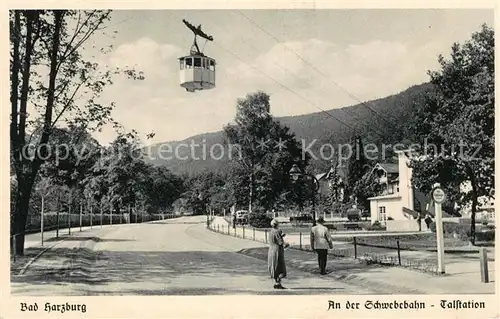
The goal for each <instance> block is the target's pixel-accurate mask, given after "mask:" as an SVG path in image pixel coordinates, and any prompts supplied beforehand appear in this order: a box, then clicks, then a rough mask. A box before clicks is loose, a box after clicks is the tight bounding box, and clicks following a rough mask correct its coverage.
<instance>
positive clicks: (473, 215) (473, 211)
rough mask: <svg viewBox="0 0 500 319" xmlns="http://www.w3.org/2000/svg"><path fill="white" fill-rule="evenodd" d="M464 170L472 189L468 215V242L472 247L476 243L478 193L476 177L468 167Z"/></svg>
mask: <svg viewBox="0 0 500 319" xmlns="http://www.w3.org/2000/svg"><path fill="white" fill-rule="evenodd" d="M466 169H467V175H468V177H469V179H470V183H471V187H472V207H471V214H470V242H471V244H472V245H474V244H475V243H476V210H477V206H478V192H477V183H476V176H475V175H474V171H473V170H472V167H470V165H467V166H466Z"/></svg>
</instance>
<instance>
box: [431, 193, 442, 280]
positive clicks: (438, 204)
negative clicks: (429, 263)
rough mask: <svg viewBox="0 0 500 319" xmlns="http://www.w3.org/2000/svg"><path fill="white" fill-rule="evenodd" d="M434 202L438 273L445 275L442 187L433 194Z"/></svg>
mask: <svg viewBox="0 0 500 319" xmlns="http://www.w3.org/2000/svg"><path fill="white" fill-rule="evenodd" d="M431 194H432V200H433V202H434V208H435V213H436V243H437V257H438V271H439V272H440V273H442V274H444V272H445V270H444V238H443V211H442V204H443V202H444V200H445V198H446V195H445V193H444V191H443V190H442V189H441V187H440V185H439V184H437V185H436V186H435V187H434V188H433V190H432V192H431Z"/></svg>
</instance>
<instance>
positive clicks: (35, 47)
mask: <svg viewBox="0 0 500 319" xmlns="http://www.w3.org/2000/svg"><path fill="white" fill-rule="evenodd" d="M110 14H111V11H101V10H90V11H77V10H12V11H10V12H9V17H10V19H9V20H10V21H9V23H10V53H11V54H10V55H11V58H10V80H11V92H10V93H11V95H10V102H11V123H10V143H11V149H12V159H11V160H12V161H13V163H14V167H15V175H16V179H17V189H16V199H15V209H14V210H15V212H14V214H13V218H14V223H13V229H12V232H14V233H15V234H17V235H18V240H17V241H16V245H17V246H16V248H15V250H16V253H17V254H20V255H22V254H23V253H24V228H25V225H26V218H27V213H28V206H29V200H30V197H31V193H32V190H33V185H34V182H35V179H36V176H37V174H38V171H39V169H40V167H41V165H42V164H43V162H44V161H45V158H46V157H47V154H48V152H49V150H48V148H47V143H48V142H49V140H50V138H51V136H52V134H53V130H54V127H55V126H56V125H57V124H58V123H59V122H61V121H64V122H65V123H66V124H69V123H73V124H80V125H83V126H85V127H87V128H89V129H92V130H95V129H98V128H100V127H101V126H102V125H103V124H105V123H107V122H108V121H109V120H110V114H111V109H112V107H113V105H102V104H100V103H98V102H97V101H98V97H99V95H100V93H101V92H102V90H103V88H104V87H105V86H106V85H109V84H111V83H112V80H111V79H112V76H113V75H115V74H119V73H121V72H122V71H125V72H126V74H127V75H129V76H131V77H135V78H142V75H141V74H139V75H138V74H137V73H135V72H134V71H132V70H119V69H109V68H106V66H104V65H100V64H98V63H95V62H92V61H91V59H92V57H88V56H85V55H84V54H83V50H84V45H85V44H86V43H87V42H88V41H89V39H91V38H92V37H93V36H94V35H95V34H97V33H100V32H102V33H105V32H106V29H105V27H104V26H105V24H106V22H107V21H108V20H109V18H110ZM106 50H107V49H106V48H102V50H101V53H102V54H104V53H106ZM89 59H90V60H89ZM37 130H40V132H41V133H40V134H39V138H38V140H36V141H33V140H31V137H30V136H29V134H30V132H31V133H33V132H35V131H37ZM29 143H32V144H33V145H35V149H36V150H37V151H36V152H35V155H34V156H33V157H32V158H29V157H27V156H24V155H25V154H24V152H25V150H26V145H27V144H29Z"/></svg>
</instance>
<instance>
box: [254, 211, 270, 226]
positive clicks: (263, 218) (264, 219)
mask: <svg viewBox="0 0 500 319" xmlns="http://www.w3.org/2000/svg"><path fill="white" fill-rule="evenodd" d="M271 220H273V219H272V218H271V217H269V216H267V214H265V213H251V214H250V215H248V223H249V224H250V226H252V227H255V228H268V227H270V226H271Z"/></svg>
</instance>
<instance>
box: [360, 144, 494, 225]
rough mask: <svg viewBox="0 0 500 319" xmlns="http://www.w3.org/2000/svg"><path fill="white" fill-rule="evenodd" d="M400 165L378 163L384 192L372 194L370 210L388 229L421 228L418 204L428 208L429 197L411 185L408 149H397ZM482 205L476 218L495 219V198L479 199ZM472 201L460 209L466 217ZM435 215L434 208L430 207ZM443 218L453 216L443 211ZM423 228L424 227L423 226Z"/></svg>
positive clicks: (463, 188) (466, 188) (465, 185)
mask: <svg viewBox="0 0 500 319" xmlns="http://www.w3.org/2000/svg"><path fill="white" fill-rule="evenodd" d="M396 153H397V155H398V163H397V164H382V163H381V164H377V165H376V166H375V167H374V168H373V170H372V174H377V176H378V179H379V182H380V184H381V188H382V192H381V194H380V195H379V196H375V197H371V198H369V200H370V212H371V221H372V223H374V222H375V221H379V222H380V223H381V224H385V225H387V230H400V231H401V230H408V231H410V230H418V229H419V225H418V222H417V220H416V219H417V218H418V214H419V213H418V211H419V210H420V209H417V207H418V206H421V207H422V208H424V209H425V205H426V204H427V202H428V201H429V198H428V196H426V195H424V194H422V193H420V192H419V191H418V190H415V189H414V188H413V186H412V183H411V180H412V169H411V168H410V167H409V163H410V159H409V157H408V151H397V152H396ZM470 187H471V186H470V183H463V184H462V185H461V187H460V190H461V192H468V191H469V190H470ZM479 203H480V205H479V208H478V213H477V215H476V220H478V221H479V220H480V219H482V218H486V219H488V220H489V221H493V220H495V211H494V207H493V205H494V201H493V200H492V199H490V198H487V197H480V198H479ZM470 211H471V208H470V204H469V205H468V206H466V207H465V208H462V209H461V210H460V211H459V212H460V213H461V214H462V216H463V217H465V218H467V217H470ZM430 213H431V215H433V209H431V210H430ZM422 217H423V216H422ZM443 217H451V216H450V215H448V214H447V213H445V212H443ZM422 229H425V227H424V226H422Z"/></svg>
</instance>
